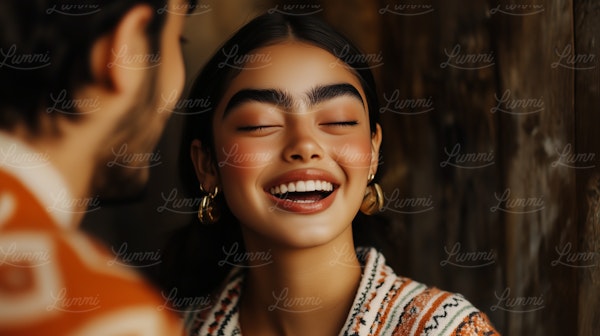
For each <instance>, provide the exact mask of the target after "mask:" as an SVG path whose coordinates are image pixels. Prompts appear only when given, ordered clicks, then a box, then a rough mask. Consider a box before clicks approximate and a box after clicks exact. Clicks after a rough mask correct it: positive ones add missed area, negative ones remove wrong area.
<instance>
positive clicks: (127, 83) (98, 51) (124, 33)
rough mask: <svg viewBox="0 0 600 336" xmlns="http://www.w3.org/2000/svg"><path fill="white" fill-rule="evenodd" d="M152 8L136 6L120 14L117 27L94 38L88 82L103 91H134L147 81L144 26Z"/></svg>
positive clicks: (147, 52) (151, 57) (148, 66)
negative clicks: (89, 80)
mask: <svg viewBox="0 0 600 336" xmlns="http://www.w3.org/2000/svg"><path fill="white" fill-rule="evenodd" d="M152 16H153V10H152V7H150V6H148V5H137V6H135V7H133V8H132V9H130V10H129V11H128V12H127V14H125V15H124V16H123V18H122V19H121V21H120V22H119V23H118V24H117V26H116V27H115V28H114V29H113V30H112V31H110V32H109V33H108V34H106V35H104V36H103V37H101V38H100V39H98V40H97V41H96V42H95V43H94V45H93V47H92V50H91V54H90V66H91V73H92V81H93V83H94V84H96V85H98V86H99V87H98V88H99V89H101V90H104V91H106V92H105V93H107V94H122V93H129V94H132V95H136V94H138V93H139V92H140V91H139V90H140V87H142V85H144V81H145V80H147V78H148V77H147V73H148V69H149V68H150V67H151V66H152V65H153V64H150V63H149V62H148V60H151V59H154V58H156V57H159V56H158V55H154V56H153V55H151V54H150V53H151V51H150V44H149V38H148V34H147V26H148V24H149V23H150V21H151V20H152Z"/></svg>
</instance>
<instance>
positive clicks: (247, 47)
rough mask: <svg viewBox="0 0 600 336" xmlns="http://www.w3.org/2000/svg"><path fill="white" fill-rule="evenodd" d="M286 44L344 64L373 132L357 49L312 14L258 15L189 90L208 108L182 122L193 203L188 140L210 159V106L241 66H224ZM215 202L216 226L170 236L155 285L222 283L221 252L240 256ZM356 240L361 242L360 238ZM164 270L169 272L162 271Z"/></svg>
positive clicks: (373, 113)
mask: <svg viewBox="0 0 600 336" xmlns="http://www.w3.org/2000/svg"><path fill="white" fill-rule="evenodd" d="M287 40H294V41H299V42H302V43H307V44H310V45H314V46H316V47H319V48H321V49H323V50H326V51H327V52H329V53H331V54H332V55H334V56H336V57H338V58H339V59H340V60H341V62H343V63H340V65H346V66H347V68H348V70H349V71H351V72H353V73H354V75H355V76H356V77H357V78H358V80H359V81H360V83H361V86H362V89H363V91H364V93H365V95H366V100H367V105H368V110H369V122H370V127H371V131H372V132H375V129H376V124H377V123H378V117H379V103H378V99H377V95H376V90H375V81H374V78H373V75H372V73H371V70H370V67H369V64H367V63H366V62H363V61H362V60H363V59H364V57H361V56H362V55H363V54H361V52H360V51H359V49H358V48H356V47H355V46H354V45H353V44H352V42H350V40H348V39H347V38H346V37H344V36H343V35H342V34H340V33H339V32H337V31H336V30H335V29H333V28H332V27H330V26H329V25H328V24H326V23H325V22H324V21H322V20H321V19H319V18H317V17H315V16H312V15H298V16H295V15H287V14H281V13H273V14H268V13H267V14H263V15H261V16H258V17H257V18H255V19H253V20H252V21H250V22H249V23H247V24H246V25H245V26H243V27H242V28H241V29H240V30H239V31H237V32H236V33H235V34H234V35H233V36H232V37H231V38H230V39H229V40H228V41H227V42H225V44H224V45H223V46H222V47H221V48H220V49H219V50H218V51H217V53H216V54H214V56H212V58H211V59H210V60H209V61H208V63H207V64H206V65H205V66H204V67H203V69H202V70H201V72H200V74H199V75H198V77H197V78H196V79H195V81H194V83H193V85H192V87H191V90H190V93H189V99H190V100H196V99H198V100H202V101H206V100H210V102H211V106H210V108H209V109H208V110H206V111H203V112H201V113H199V112H198V111H193V110H189V111H187V114H186V117H185V120H184V123H183V125H184V126H183V127H184V129H183V135H182V142H181V147H180V153H179V154H180V158H179V161H180V162H179V169H180V175H181V179H182V183H183V188H184V190H185V192H186V193H187V196H189V197H194V198H196V199H197V198H199V197H201V196H202V194H201V193H200V190H199V182H198V180H197V177H196V174H195V171H194V166H193V164H192V161H191V158H190V146H191V143H192V141H193V140H194V139H199V140H200V141H201V143H202V149H203V150H204V151H205V152H206V153H208V154H209V155H211V157H212V158H216V152H215V149H214V134H213V129H212V120H213V116H214V113H215V108H216V107H217V105H218V104H219V102H220V100H221V99H222V98H223V94H224V92H225V91H226V90H227V87H228V85H229V84H230V83H231V81H232V80H233V79H234V78H235V76H236V75H237V74H239V72H240V71H241V68H242V67H243V64H242V65H239V64H235V66H231V64H228V60H229V58H230V57H231V53H232V51H235V56H236V57H237V58H239V59H248V58H247V57H244V56H246V55H248V54H250V53H252V52H253V51H255V50H256V49H258V48H261V47H266V46H270V45H274V44H277V43H279V42H283V41H287ZM217 200H218V201H219V205H220V207H221V209H223V210H222V212H223V218H221V220H220V221H219V222H218V223H216V224H214V225H213V226H202V225H201V224H199V223H198V220H197V219H195V218H194V220H193V222H192V223H191V225H189V226H187V227H184V228H183V229H182V230H180V231H179V232H177V233H175V236H174V237H173V239H172V240H171V243H170V248H169V247H168V251H169V253H168V254H167V256H166V263H164V264H163V265H164V266H165V267H166V268H164V269H163V274H162V275H161V278H162V284H161V285H162V286H163V287H165V288H174V287H176V288H177V289H178V294H179V295H181V296H182V297H194V296H199V295H206V294H208V293H210V292H211V291H212V290H214V289H215V287H216V286H218V285H219V284H220V283H221V282H222V281H223V278H224V276H225V275H226V274H227V273H228V271H229V269H230V268H231V267H229V266H228V265H226V264H223V262H222V259H223V257H224V256H225V255H224V250H229V248H230V247H232V246H239V251H238V252H243V246H244V245H243V240H242V237H241V230H240V227H239V223H238V221H237V219H236V218H235V217H234V216H233V214H232V213H231V212H230V211H229V209H227V207H226V205H225V202H224V199H223V197H222V195H221V196H220V197H218V198H217ZM359 216H360V215H359ZM361 237H362V238H364V236H362V235H361ZM361 237H358V238H361ZM355 238H357V237H355ZM360 240H361V239H359V242H360ZM367 240H368V239H367ZM234 244H236V245H234ZM171 248H172V250H171ZM220 261H221V262H220ZM168 267H173V268H171V269H168Z"/></svg>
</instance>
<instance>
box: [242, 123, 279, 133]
mask: <svg viewBox="0 0 600 336" xmlns="http://www.w3.org/2000/svg"><path fill="white" fill-rule="evenodd" d="M272 127H277V126H276V125H251V126H240V127H238V128H237V130H238V131H240V132H259V131H264V130H266V129H268V128H272Z"/></svg>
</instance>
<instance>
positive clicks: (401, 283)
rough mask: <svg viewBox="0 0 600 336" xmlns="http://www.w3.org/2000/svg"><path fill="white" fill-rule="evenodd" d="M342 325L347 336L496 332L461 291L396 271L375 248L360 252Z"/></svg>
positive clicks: (495, 333) (492, 333) (493, 333)
mask: <svg viewBox="0 0 600 336" xmlns="http://www.w3.org/2000/svg"><path fill="white" fill-rule="evenodd" d="M357 252H360V250H359V251H357ZM363 253H364V251H363ZM347 328H348V330H349V331H350V333H349V334H350V335H362V334H373V335H422V334H424V335H479V334H481V335H497V332H496V331H495V330H494V328H493V327H492V325H491V324H490V322H489V320H488V318H487V317H486V316H485V314H484V313H482V312H480V311H479V310H478V309H477V308H475V307H474V306H473V305H472V304H471V303H470V302H469V301H468V300H467V299H465V298H464V297H463V296H462V295H460V294H456V293H450V292H447V291H444V290H440V289H438V288H436V287H431V286H427V285H425V284H423V283H420V282H417V281H414V280H412V279H410V278H407V277H402V276H398V275H396V274H395V273H394V271H393V270H392V269H391V268H390V267H389V266H388V265H386V263H385V258H384V257H383V255H382V254H381V253H378V252H377V251H375V250H374V249H370V250H368V251H367V252H366V253H365V262H364V271H363V278H362V280H361V284H360V288H359V291H358V293H357V297H356V298H355V303H354V308H353V311H352V312H351V316H349V320H348V324H347Z"/></svg>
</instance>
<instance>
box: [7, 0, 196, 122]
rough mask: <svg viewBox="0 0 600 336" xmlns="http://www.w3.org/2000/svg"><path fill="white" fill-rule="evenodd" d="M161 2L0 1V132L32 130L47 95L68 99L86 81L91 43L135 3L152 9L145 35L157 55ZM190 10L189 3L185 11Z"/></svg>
mask: <svg viewBox="0 0 600 336" xmlns="http://www.w3.org/2000/svg"><path fill="white" fill-rule="evenodd" d="M167 1H168V0H113V1H108V0H107V1H104V0H102V1H101V0H77V1H74V0H27V1H22V0H3V1H0V52H1V53H0V129H11V128H13V127H15V126H16V125H17V124H24V125H25V126H26V127H28V128H29V129H30V130H31V131H32V132H34V133H35V132H37V131H38V128H39V120H40V116H41V115H43V114H45V113H46V112H45V111H46V108H47V107H48V106H50V104H51V99H52V98H51V95H52V96H53V97H57V96H59V95H61V94H66V95H67V97H66V98H65V99H70V98H71V95H72V93H73V89H75V88H77V87H79V86H81V85H82V84H85V83H86V82H88V81H90V80H91V73H90V64H89V56H90V51H91V47H92V45H93V44H94V42H95V41H96V40H97V39H98V38H99V37H101V36H102V35H104V34H106V33H107V32H109V31H111V30H112V29H114V28H115V27H116V25H117V24H118V23H119V21H120V20H121V19H122V17H123V16H124V15H125V14H126V13H127V12H128V11H129V10H130V9H131V8H132V7H134V6H135V5H138V4H148V5H150V6H152V7H153V8H154V9H155V15H154V16H153V18H152V21H151V22H150V23H149V25H148V29H147V33H148V38H149V43H150V48H151V52H154V53H155V52H157V51H158V49H159V44H160V43H159V41H160V33H161V31H162V27H163V26H164V21H165V16H166V15H161V14H163V13H165V12H166V5H167ZM194 7H195V0H190V2H189V9H190V10H191V9H193V8H194ZM23 63H27V64H23ZM67 101H68V100H67ZM68 112H70V113H68V114H63V115H65V116H67V117H69V118H77V117H78V114H77V113H76V112H77V111H76V108H73V109H72V110H70V111H68ZM55 115H56V114H54V113H52V114H50V115H49V116H50V117H52V118H54V116H55Z"/></svg>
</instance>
